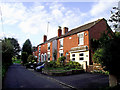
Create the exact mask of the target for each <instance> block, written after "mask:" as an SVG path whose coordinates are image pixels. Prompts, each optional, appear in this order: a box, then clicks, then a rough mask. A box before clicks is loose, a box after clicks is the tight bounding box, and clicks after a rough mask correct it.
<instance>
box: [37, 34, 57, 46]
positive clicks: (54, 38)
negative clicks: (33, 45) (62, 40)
mask: <svg viewBox="0 0 120 90" xmlns="http://www.w3.org/2000/svg"><path fill="white" fill-rule="evenodd" d="M56 39H57V36H56V37H53V38H50V39H49V40H47V41H45V42H44V43H41V44H39V45H42V44H45V43H49V42H51V41H54V40H56Z"/></svg>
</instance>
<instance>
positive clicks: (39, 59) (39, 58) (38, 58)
mask: <svg viewBox="0 0 120 90" xmlns="http://www.w3.org/2000/svg"><path fill="white" fill-rule="evenodd" d="M38 59H39V62H40V53H39V58H38Z"/></svg>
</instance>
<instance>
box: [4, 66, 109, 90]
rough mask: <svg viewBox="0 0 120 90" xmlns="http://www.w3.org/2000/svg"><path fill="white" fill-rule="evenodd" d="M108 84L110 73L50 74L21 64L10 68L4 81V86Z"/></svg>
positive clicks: (78, 86)
mask: <svg viewBox="0 0 120 90" xmlns="http://www.w3.org/2000/svg"><path fill="white" fill-rule="evenodd" d="M108 85H109V77H108V75H101V74H90V73H82V74H77V75H69V76H48V75H44V74H41V72H36V71H34V70H33V69H26V68H25V67H24V66H22V65H19V64H18V65H17V64H15V65H12V66H11V67H10V68H9V70H8V72H7V74H6V78H5V81H4V88H59V89H66V88H67V89H89V88H92V89H94V88H101V87H102V88H103V87H107V86H108Z"/></svg>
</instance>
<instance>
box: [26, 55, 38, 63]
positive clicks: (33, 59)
mask: <svg viewBox="0 0 120 90" xmlns="http://www.w3.org/2000/svg"><path fill="white" fill-rule="evenodd" d="M36 61H37V60H36V58H35V56H34V55H29V56H28V59H27V62H31V63H34V62H36Z"/></svg>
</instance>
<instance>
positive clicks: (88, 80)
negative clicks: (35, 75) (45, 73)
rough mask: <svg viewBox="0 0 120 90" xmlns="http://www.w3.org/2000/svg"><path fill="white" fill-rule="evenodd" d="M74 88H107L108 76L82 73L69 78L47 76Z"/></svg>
mask: <svg viewBox="0 0 120 90" xmlns="http://www.w3.org/2000/svg"><path fill="white" fill-rule="evenodd" d="M49 77H51V78H54V79H56V80H59V81H61V82H63V83H66V84H67V85H70V86H73V87H75V88H101V87H107V86H109V76H108V75H102V74H90V73H83V74H77V75H69V76H49Z"/></svg>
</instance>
